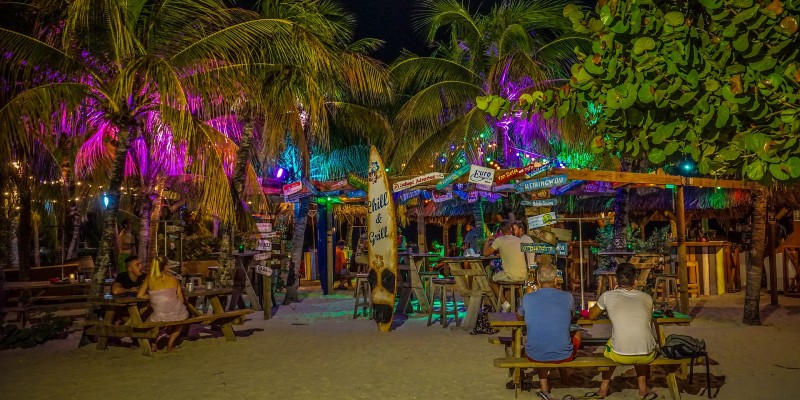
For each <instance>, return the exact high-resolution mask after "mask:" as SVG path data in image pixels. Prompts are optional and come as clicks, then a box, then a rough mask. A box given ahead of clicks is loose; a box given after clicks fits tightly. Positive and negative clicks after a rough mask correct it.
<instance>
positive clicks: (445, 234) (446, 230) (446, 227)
mask: <svg viewBox="0 0 800 400" xmlns="http://www.w3.org/2000/svg"><path fill="white" fill-rule="evenodd" d="M442 228H443V229H442V245H443V246H444V254H445V255H447V250H448V249H449V248H450V218H449V217H446V218H445V220H444V224H442Z"/></svg>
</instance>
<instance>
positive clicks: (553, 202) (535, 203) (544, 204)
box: [519, 199, 558, 207]
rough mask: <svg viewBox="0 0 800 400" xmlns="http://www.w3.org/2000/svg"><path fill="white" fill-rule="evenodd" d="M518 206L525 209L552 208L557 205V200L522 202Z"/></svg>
mask: <svg viewBox="0 0 800 400" xmlns="http://www.w3.org/2000/svg"><path fill="white" fill-rule="evenodd" d="M519 204H520V205H522V206H525V207H552V206H555V205H557V204H558V199H541V200H522V201H520V202H519Z"/></svg>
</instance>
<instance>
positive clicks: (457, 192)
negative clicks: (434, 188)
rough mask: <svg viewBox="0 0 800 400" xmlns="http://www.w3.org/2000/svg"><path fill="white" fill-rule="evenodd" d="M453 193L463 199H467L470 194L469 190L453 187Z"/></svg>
mask: <svg viewBox="0 0 800 400" xmlns="http://www.w3.org/2000/svg"><path fill="white" fill-rule="evenodd" d="M453 194H454V195H456V196H458V198H459V199H461V200H466V199H467V196H469V195H468V194H467V192H465V191H463V190H455V189H453Z"/></svg>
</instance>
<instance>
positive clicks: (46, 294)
mask: <svg viewBox="0 0 800 400" xmlns="http://www.w3.org/2000/svg"><path fill="white" fill-rule="evenodd" d="M90 285H91V284H90V283H84V282H77V281H63V282H58V283H52V282H50V281H29V282H6V283H5V285H3V292H4V293H3V296H5V297H6V299H7V301H8V302H9V303H16V305H9V306H6V307H3V309H2V310H0V311H3V312H16V313H17V314H18V319H20V320H21V321H22V326H25V325H26V324H27V320H28V314H29V313H30V312H31V311H37V310H44V309H59V310H67V309H79V308H85V307H86V305H87V300H88V297H89V295H88V288H89V286H90ZM25 291H28V292H30V296H27V295H22V294H20V295H17V296H16V297H8V293H14V292H25Z"/></svg>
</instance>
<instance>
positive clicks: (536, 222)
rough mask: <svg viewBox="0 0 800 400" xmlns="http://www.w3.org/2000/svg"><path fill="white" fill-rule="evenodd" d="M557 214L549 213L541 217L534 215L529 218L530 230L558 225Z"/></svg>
mask: <svg viewBox="0 0 800 400" xmlns="http://www.w3.org/2000/svg"><path fill="white" fill-rule="evenodd" d="M557 218H558V217H556V213H554V212H549V213H544V214H539V215H534V216H532V217H528V229H534V228H540V227H543V226H547V225H553V224H555V223H556V219H557Z"/></svg>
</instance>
